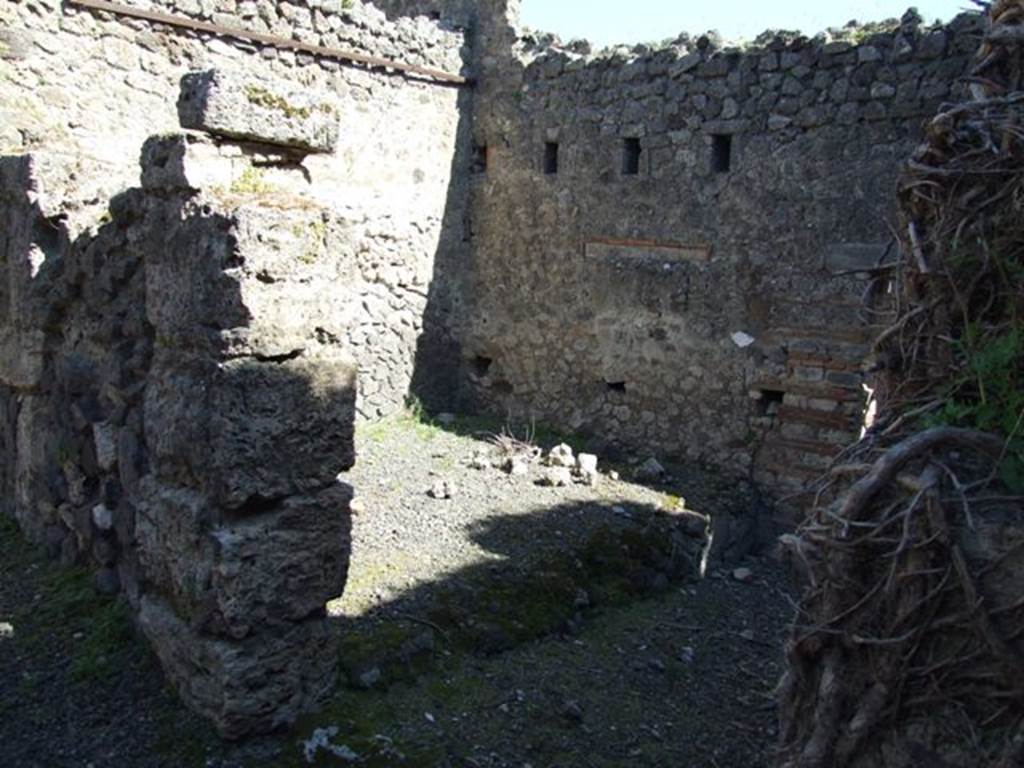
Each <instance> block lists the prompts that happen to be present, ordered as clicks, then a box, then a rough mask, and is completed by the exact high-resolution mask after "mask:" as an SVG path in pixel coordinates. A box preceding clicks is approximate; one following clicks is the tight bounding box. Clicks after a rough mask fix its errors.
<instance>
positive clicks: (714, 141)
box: [711, 134, 732, 173]
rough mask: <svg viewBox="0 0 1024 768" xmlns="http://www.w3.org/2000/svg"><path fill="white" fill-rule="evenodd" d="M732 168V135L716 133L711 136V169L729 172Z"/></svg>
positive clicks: (717, 171) (718, 171)
mask: <svg viewBox="0 0 1024 768" xmlns="http://www.w3.org/2000/svg"><path fill="white" fill-rule="evenodd" d="M731 169H732V136H730V135H729V134H715V135H714V136H712V137H711V170H712V171H714V172H715V173H728V172H729V171H730V170H731Z"/></svg>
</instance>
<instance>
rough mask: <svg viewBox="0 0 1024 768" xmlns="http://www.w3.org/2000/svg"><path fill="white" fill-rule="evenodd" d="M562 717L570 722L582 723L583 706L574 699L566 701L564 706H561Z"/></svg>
mask: <svg viewBox="0 0 1024 768" xmlns="http://www.w3.org/2000/svg"><path fill="white" fill-rule="evenodd" d="M562 717H564V718H565V719H566V720H568V721H569V722H570V723H577V724H578V723H582V722H583V708H582V707H580V705H579V704H578V703H577V702H575V701H569V702H566V704H565V706H563V707H562Z"/></svg>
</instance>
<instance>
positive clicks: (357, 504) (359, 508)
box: [348, 496, 366, 515]
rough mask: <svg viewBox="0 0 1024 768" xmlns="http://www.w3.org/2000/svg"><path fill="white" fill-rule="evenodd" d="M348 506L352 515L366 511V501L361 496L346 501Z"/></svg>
mask: <svg viewBox="0 0 1024 768" xmlns="http://www.w3.org/2000/svg"><path fill="white" fill-rule="evenodd" d="M348 507H349V509H350V510H352V514H353V515H361V514H362V513H363V512H365V511H366V502H365V501H363V497H362V496H356V497H355V498H353V499H352V501H350V502H349V503H348Z"/></svg>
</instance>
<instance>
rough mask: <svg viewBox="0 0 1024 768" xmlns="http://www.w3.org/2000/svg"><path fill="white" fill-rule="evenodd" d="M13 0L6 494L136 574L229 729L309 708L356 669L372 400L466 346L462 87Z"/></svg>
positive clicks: (173, 669)
mask: <svg viewBox="0 0 1024 768" xmlns="http://www.w3.org/2000/svg"><path fill="white" fill-rule="evenodd" d="M156 5H157V6H158V7H160V8H163V9H164V10H172V11H175V12H176V13H179V14H181V13H188V12H192V13H195V14H197V15H207V16H209V15H210V14H211V13H213V12H217V13H218V14H219V13H228V12H229V10H231V11H234V13H233V14H229V16H230V18H222V17H221V16H219V15H217V16H214V19H215V20H216V21H218V23H221V22H222V23H224V24H229V23H230V24H232V25H241V24H249V25H251V26H253V27H254V28H260V29H263V30H265V31H271V32H273V33H274V34H284V35H288V36H291V35H292V34H293V33H294V34H295V35H296V36H297V37H299V38H306V37H312V38H313V42H323V43H327V44H330V45H332V46H339V45H341V44H347V43H351V44H353V45H354V44H358V45H359V46H360V49H361V50H362V51H363V52H366V51H371V52H374V53H375V54H377V55H385V56H389V57H393V58H396V59H403V60H406V61H409V60H411V61H412V62H413V63H422V64H430V65H431V66H433V67H435V68H442V69H445V70H448V71H453V72H458V71H460V69H461V68H462V56H463V55H464V54H465V50H464V47H465V42H464V39H463V37H462V36H461V35H460V34H455V33H453V32H450V31H443V30H441V29H440V28H438V27H437V26H436V25H433V24H431V23H430V22H429V21H427V20H426V19H422V20H420V21H416V22H413V21H406V22H402V23H399V24H394V25H392V24H389V23H387V22H385V21H384V19H383V17H382V15H381V14H380V13H379V12H374V11H372V10H368V11H365V12H360V14H361V15H360V14H355V15H350V14H333V15H331V14H326V13H322V12H320V11H313V12H312V13H311V12H310V11H309V10H308V9H306V8H305V7H304V6H298V5H295V6H291V5H288V4H286V3H275V4H261V5H260V6H259V9H258V10H257V9H255V8H248V9H247V8H246V6H245V4H244V3H243V4H240V5H239V6H238V7H235V5H234V3H230V6H231V7H230V9H229V8H228V4H216V7H214V5H212V4H202V5H201V6H200V4H185V3H178V4H176V5H174V6H170V5H169V4H166V3H165V4H156ZM192 5H195V7H191V6H192ZM221 6H223V7H221ZM270 10H272V11H273V14H272V15H273V18H270V19H267V18H265V16H259V15H258V14H269V11H270ZM0 13H3V14H4V16H5V18H4V22H5V24H6V26H5V28H4V30H3V42H4V48H3V59H2V62H0V63H2V65H3V67H4V70H3V72H2V76H3V78H4V82H3V88H2V90H0V94H2V96H0V98H3V99H4V102H3V110H4V123H3V124H4V127H5V130H7V129H11V130H7V133H6V134H5V142H7V143H6V144H5V147H4V151H5V152H7V153H9V154H8V156H6V157H3V158H0V233H2V237H0V350H2V356H0V413H2V414H3V415H4V419H3V425H2V428H0V503H2V504H3V508H4V511H5V512H10V513H12V514H13V515H14V516H15V517H16V518H17V519H18V521H19V523H20V524H21V526H22V527H23V529H24V530H25V531H26V533H27V534H28V535H29V536H30V537H31V538H32V539H34V540H36V541H40V542H43V543H45V544H46V545H47V547H48V548H49V549H50V550H51V552H52V553H53V554H54V556H59V557H60V558H61V559H62V560H63V561H64V562H66V563H69V564H70V563H76V562H77V563H81V564H85V565H88V566H89V567H91V568H92V569H93V571H94V573H95V583H96V586H97V588H98V589H100V590H102V591H106V592H117V591H123V593H124V594H125V595H126V597H127V599H128V600H129V601H130V603H131V605H132V606H133V608H134V609H135V610H136V612H137V615H138V620H139V624H140V626H141V628H142V630H143V632H144V633H145V634H146V635H147V637H148V638H149V639H150V641H151V642H152V644H153V646H154V648H155V650H156V652H157V655H158V656H159V657H160V659H161V661H162V663H163V665H164V668H165V669H166V671H167V672H168V675H169V677H170V679H171V680H172V682H173V683H174V684H175V685H176V686H177V688H178V690H179V691H180V692H181V694H182V696H183V698H184V699H185V700H186V701H188V702H189V703H190V704H191V705H192V706H194V707H195V708H197V709H198V710H200V711H202V712H204V713H205V714H207V715H208V716H210V717H211V719H213V720H214V722H215V723H216V724H217V726H218V727H219V728H220V730H221V732H222V733H223V734H224V735H226V736H229V737H237V736H241V735H243V734H246V733H249V732H252V731H258V730H266V729H270V728H273V727H276V726H278V725H282V724H285V723H288V722H291V721H293V720H294V719H295V717H297V715H298V714H299V713H300V712H302V711H304V710H307V709H309V708H311V707H312V706H314V705H315V704H316V702H317V701H318V700H319V699H320V698H321V697H322V696H323V694H324V693H326V692H327V691H328V690H329V689H330V688H331V687H332V685H333V682H334V677H335V676H334V670H335V668H336V664H337V647H336V643H335V640H334V638H333V637H332V634H331V633H330V631H329V627H328V624H327V619H326V615H325V610H324V605H325V603H326V602H327V601H328V600H330V599H331V598H333V597H335V596H337V595H338V594H340V592H341V590H342V588H343V585H344V581H345V573H346V569H347V561H348V552H349V539H348V536H349V510H348V502H349V499H350V497H351V490H350V489H349V488H348V486H347V485H346V484H345V483H344V474H343V473H344V471H345V470H346V469H347V468H349V467H350V466H351V464H352V462H353V460H354V451H353V422H354V421H355V419H356V414H357V408H358V409H359V410H360V411H361V412H362V413H363V414H366V415H370V416H376V415H380V414H381V413H384V412H388V411H390V410H393V409H395V408H396V407H399V406H400V405H401V404H402V402H403V400H404V398H405V397H406V395H407V394H408V392H409V390H410V387H413V386H415V387H418V388H419V391H423V392H425V393H429V392H431V391H436V390H435V389H432V388H437V389H440V390H441V392H442V393H445V392H447V391H448V389H449V388H448V387H447V385H446V382H445V381H444V379H443V377H440V378H435V377H433V376H431V372H432V371H433V370H434V369H432V368H430V367H429V366H426V365H425V363H424V360H427V361H436V362H437V363H438V366H437V370H439V371H442V372H443V371H444V370H445V368H444V366H443V365H442V363H443V355H446V354H447V355H451V354H452V352H451V340H450V339H451V336H450V332H449V330H448V328H449V327H450V326H451V323H450V322H448V321H447V320H446V318H445V315H446V313H447V312H449V311H450V307H451V300H450V298H449V297H450V295H451V291H450V290H449V289H448V288H447V284H446V283H444V281H443V280H440V279H435V274H434V273H435V270H437V271H443V273H444V274H446V275H451V274H456V273H457V272H458V270H457V261H458V260H459V259H461V258H462V255H461V254H462V248H463V245H462V241H463V238H462V236H461V226H462V222H463V218H464V215H465V206H464V194H463V192H462V191H461V190H462V187H461V186H460V185H459V184H458V183H454V184H453V183H452V174H453V167H454V166H456V165H457V163H458V162H459V161H460V157H461V153H460V152H459V151H458V146H459V141H460V137H461V136H463V135H468V134H465V129H464V128H463V127H462V123H463V117H462V115H461V109H462V108H463V106H464V100H465V97H464V96H463V95H462V93H463V92H462V91H460V89H459V88H457V87H454V86H450V85H439V84H437V83H435V82H432V81H430V80H429V79H426V78H410V77H405V76H399V75H396V74H394V73H391V72H386V71H382V70H370V69H366V68H359V67H351V66H347V65H344V64H342V63H339V62H338V61H335V60H332V59H314V58H313V57H312V56H308V57H307V56H304V55H303V54H296V53H288V52H282V51H278V50H277V49H275V48H273V47H265V48H261V49H256V48H254V47H252V46H250V45H248V44H243V43H237V42H231V41H229V40H228V39H225V38H222V37H209V38H207V39H201V38H199V37H197V36H195V35H190V34H182V33H180V32H178V31H175V30H172V29H169V28H165V27H162V26H159V25H156V26H154V25H152V24H150V23H148V22H140V21H127V22H126V21H124V20H123V19H117V18H113V17H107V16H105V15H103V16H94V15H92V14H91V13H82V12H76V11H75V10H74V9H73V8H71V7H69V6H67V7H63V8H61V7H59V6H58V5H57V4H56V3H48V2H31V3H24V4H18V5H13V6H12V5H5V6H4V7H3V8H2V9H0ZM261 18H262V19H263V21H259V19H261ZM317 30H319V31H317ZM184 127H187V128H189V129H191V130H183V128H184ZM140 168H141V173H140ZM441 266H443V267H444V269H443V270H441ZM357 364H358V367H359V368H360V371H359V375H360V381H361V383H362V384H363V387H364V389H363V391H362V392H361V393H360V397H359V400H358V405H357V400H356V392H355V388H356V368H357ZM453 369H454V367H453V366H450V367H449V370H453ZM414 372H416V376H415V377H414ZM420 372H423V373H422V375H421V374H420ZM414 378H415V379H416V380H415V381H414ZM438 382H440V386H439V387H438Z"/></svg>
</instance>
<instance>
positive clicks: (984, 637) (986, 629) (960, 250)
mask: <svg viewBox="0 0 1024 768" xmlns="http://www.w3.org/2000/svg"><path fill="white" fill-rule="evenodd" d="M986 8H987V11H988V14H989V18H990V22H991V23H990V26H989V30H988V33H987V34H986V37H985V40H984V42H983V45H982V47H981V50H980V51H979V55H978V60H977V61H978V63H977V66H976V67H975V68H974V70H973V72H972V73H971V76H970V77H969V78H968V83H967V85H968V90H969V92H970V96H971V98H970V100H968V101H965V102H964V103H961V104H958V105H955V106H952V107H949V108H948V109H945V110H944V111H943V112H942V113H941V114H939V115H938V116H937V117H936V118H935V119H934V120H933V121H932V122H931V124H930V125H929V126H928V130H927V135H926V140H925V142H924V144H922V146H921V147H920V148H919V149H918V150H917V151H916V152H915V154H914V156H913V158H912V159H911V161H910V162H909V163H908V165H907V167H906V168H905V169H904V172H903V175H902V177H901V180H900V184H899V188H898V195H899V203H900V209H901V216H902V226H901V233H900V234H901V243H900V245H901V248H900V255H899V258H898V259H897V263H896V264H895V265H894V266H893V268H892V269H891V271H890V272H888V273H887V274H881V275H879V276H878V277H877V278H876V279H877V280H879V281H880V282H881V283H884V284H886V285H887V287H888V290H886V291H878V290H874V291H870V292H869V293H868V295H869V296H871V297H872V298H873V300H875V301H876V302H877V300H878V297H879V296H884V297H885V298H886V301H888V302H889V307H888V309H889V310H890V312H891V315H892V318H893V320H892V323H891V324H890V325H889V327H888V328H887V329H886V330H884V331H883V332H882V333H881V334H880V335H879V337H878V339H877V341H876V345H875V354H876V355H877V358H878V369H879V370H880V371H881V373H880V380H879V382H878V383H879V387H880V389H879V401H880V402H879V405H880V410H879V419H878V421H877V423H876V424H875V426H874V427H873V429H872V430H870V431H869V433H868V435H867V436H866V437H865V439H864V440H862V441H861V442H860V443H859V444H858V445H856V446H854V447H853V448H851V449H850V450H849V451H847V452H845V454H844V456H843V457H842V463H841V464H839V465H837V466H835V467H834V468H833V471H832V473H831V475H830V477H829V479H828V483H827V485H826V487H825V488H824V489H823V490H824V491H827V492H823V493H822V494H821V495H819V501H818V503H816V505H815V507H814V509H813V510H812V512H811V514H810V515H809V517H808V520H807V522H806V523H805V524H804V526H803V527H802V528H801V530H800V531H799V532H798V535H796V536H792V537H788V539H787V544H788V546H789V547H790V549H791V550H792V552H793V554H794V558H793V559H794V562H795V563H797V564H798V565H799V567H800V568H801V569H802V572H803V579H804V582H805V585H806V588H805V592H804V594H803V596H802V599H801V602H800V613H799V615H798V617H797V619H796V622H795V625H794V627H793V630H792V633H791V636H790V638H789V641H788V643H787V647H786V652H787V659H788V672H787V674H786V677H785V679H784V680H783V683H782V685H781V688H780V711H781V720H782V728H781V748H782V754H783V759H784V762H785V764H786V765H787V766H789V767H790V768H825V766H837V767H838V768H847V767H854V766H855V767H857V768H859V767H860V766H886V767H888V766H901V767H902V766H925V765H927V766H963V767H964V768H966V767H967V766H971V768H974V767H976V766H986V767H987V768H1010V766H1017V767H1018V768H1020V767H1021V766H1024V92H1022V91H1021V88H1022V86H1024V83H1022V73H1024V0H998V2H994V3H992V4H987V5H986ZM870 310H871V312H872V314H873V316H878V312H879V307H878V306H877V305H875V306H872V307H871V308H870ZM827 499H835V501H831V502H829V501H826V500H827Z"/></svg>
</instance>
